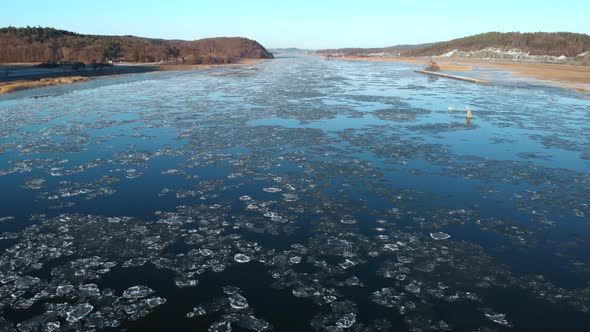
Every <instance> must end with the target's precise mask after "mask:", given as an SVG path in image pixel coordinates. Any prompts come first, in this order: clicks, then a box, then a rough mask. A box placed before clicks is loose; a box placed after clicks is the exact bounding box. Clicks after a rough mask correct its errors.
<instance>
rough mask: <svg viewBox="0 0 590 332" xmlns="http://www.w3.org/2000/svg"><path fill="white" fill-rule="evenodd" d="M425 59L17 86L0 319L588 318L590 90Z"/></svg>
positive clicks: (40, 322)
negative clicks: (456, 71)
mask: <svg viewBox="0 0 590 332" xmlns="http://www.w3.org/2000/svg"><path fill="white" fill-rule="evenodd" d="M413 69H414V68H412V67H410V66H406V65H400V64H392V63H377V62H375V63H372V62H349V61H322V60H321V59H316V58H313V57H310V58H303V57H294V58H286V59H278V60H275V61H271V62H266V63H263V64H260V65H256V66H251V67H228V68H217V69H211V70H207V71H198V72H182V73H164V74H161V73H156V74H146V75H137V76H132V77H119V78H108V79H100V80H95V81H92V82H88V83H84V84H81V85H72V86H67V87H53V88H47V89H40V90H34V91H27V92H19V93H18V94H14V95H10V96H5V97H3V99H2V100H1V101H0V180H1V183H2V185H1V186H0V198H1V199H2V205H1V208H0V232H1V233H0V248H1V249H2V254H1V256H0V266H1V268H0V330H6V331H12V330H14V329H18V330H19V331H39V330H43V331H58V330H82V331H93V330H122V329H126V330H128V331H145V330H167V329H170V327H171V326H174V329H175V330H183V331H184V330H186V331H188V330H191V331H194V330H197V331H201V330H203V331H204V330H209V331H229V330H230V329H233V330H238V331H242V330H253V331H267V330H276V331H306V330H311V331H314V330H315V331H344V330H353V331H390V330H400V331H403V330H411V331H431V330H465V331H473V330H478V331H495V330H506V329H508V330H509V329H517V330H518V329H540V328H549V329H553V330H562V329H579V330H582V329H584V328H585V327H586V326H587V325H588V324H589V323H590V314H589V313H588V312H589V311H590V305H589V304H590V286H589V283H588V282H589V281H590V269H589V268H588V264H589V263H590V254H589V253H590V250H588V249H589V248H590V247H589V245H588V241H589V240H590V231H589V226H590V224H589V222H588V220H589V218H588V216H589V215H590V207H589V206H588V197H590V139H589V138H590V136H589V134H588V133H590V125H589V123H588V121H587V120H588V116H589V114H590V113H589V110H590V102H589V101H588V100H587V99H584V98H583V96H582V95H581V94H578V93H575V92H570V91H565V90H561V89H556V88H549V87H542V86H532V85H526V84H520V85H518V86H515V85H514V83H513V82H511V81H505V82H498V83H496V84H494V85H474V84H470V83H464V82H456V81H449V80H442V79H436V80H433V79H430V78H425V77H422V76H420V75H419V74H414V73H413V71H412V70H413ZM449 105H470V106H471V107H473V109H474V110H475V111H474V112H473V114H474V119H472V118H470V117H465V113H463V112H450V111H449V109H448V108H449ZM515 110H518V111H515ZM464 121H465V122H464Z"/></svg>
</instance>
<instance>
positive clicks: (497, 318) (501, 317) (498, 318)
mask: <svg viewBox="0 0 590 332" xmlns="http://www.w3.org/2000/svg"><path fill="white" fill-rule="evenodd" d="M485 315H486V317H487V318H488V319H489V320H491V321H492V322H494V323H497V324H500V325H504V326H509V325H510V323H508V321H507V320H506V315H505V314H494V313H490V314H488V313H486V314H485Z"/></svg>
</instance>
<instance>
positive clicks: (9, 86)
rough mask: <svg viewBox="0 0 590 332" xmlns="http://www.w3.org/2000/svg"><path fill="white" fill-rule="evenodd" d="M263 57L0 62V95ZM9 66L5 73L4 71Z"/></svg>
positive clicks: (245, 62) (248, 62) (246, 62)
mask: <svg viewBox="0 0 590 332" xmlns="http://www.w3.org/2000/svg"><path fill="white" fill-rule="evenodd" d="M265 60H267V59H241V60H239V61H238V62H235V63H229V64H218V65H188V64H178V65H176V64H157V63H154V64H144V63H126V64H122V65H115V66H113V67H107V68H105V69H97V70H89V69H87V70H82V71H75V70H71V69H63V68H56V69H53V70H47V69H46V70H40V69H39V70H37V71H35V68H36V67H35V64H23V63H15V64H0V95H3V94H8V93H12V92H16V91H21V90H28V89H35V88H41V87H47V86H54V85H62V84H73V83H78V82H86V81H89V80H91V79H94V78H101V77H102V78H104V77H113V76H123V75H134V74H142V73H150V72H168V71H188V70H202V69H208V68H213V67H227V66H242V65H252V64H257V63H260V62H263V61H265ZM6 70H9V75H8V76H6V74H5V72H6Z"/></svg>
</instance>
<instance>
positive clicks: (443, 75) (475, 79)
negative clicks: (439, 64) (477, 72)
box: [414, 70, 491, 83]
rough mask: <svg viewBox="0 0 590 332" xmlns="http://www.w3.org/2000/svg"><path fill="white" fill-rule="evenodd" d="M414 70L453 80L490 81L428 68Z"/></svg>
mask: <svg viewBox="0 0 590 332" xmlns="http://www.w3.org/2000/svg"><path fill="white" fill-rule="evenodd" d="M414 72H416V73H421V74H427V75H434V76H440V77H446V78H452V79H454V80H460V81H467V82H472V83H491V82H490V81H487V80H482V79H479V78H472V77H465V76H457V75H450V74H443V73H438V72H435V71H430V70H414Z"/></svg>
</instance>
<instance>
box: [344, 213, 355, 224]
mask: <svg viewBox="0 0 590 332" xmlns="http://www.w3.org/2000/svg"><path fill="white" fill-rule="evenodd" d="M340 222H341V223H343V224H345V225H353V224H356V223H357V222H358V221H357V220H356V219H355V218H354V217H353V216H351V215H350V214H345V215H343V216H342V218H341V219H340Z"/></svg>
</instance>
